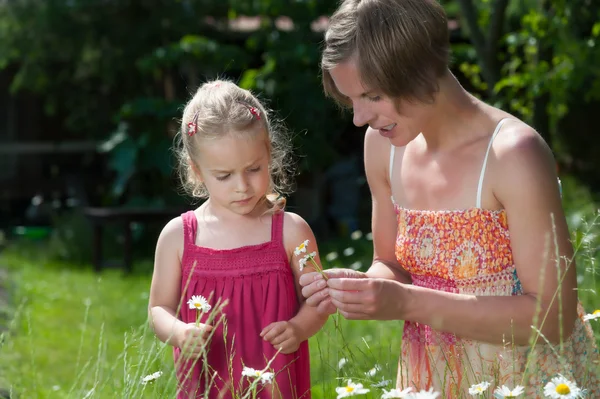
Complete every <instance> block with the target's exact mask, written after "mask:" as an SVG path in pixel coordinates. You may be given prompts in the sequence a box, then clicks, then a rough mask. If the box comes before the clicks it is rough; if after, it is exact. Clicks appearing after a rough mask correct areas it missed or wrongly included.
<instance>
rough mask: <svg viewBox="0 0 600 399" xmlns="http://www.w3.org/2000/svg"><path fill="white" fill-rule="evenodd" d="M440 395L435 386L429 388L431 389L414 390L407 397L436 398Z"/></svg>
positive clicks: (415, 398)
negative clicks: (434, 388)
mask: <svg viewBox="0 0 600 399" xmlns="http://www.w3.org/2000/svg"><path fill="white" fill-rule="evenodd" d="M438 396H440V393H439V392H435V391H434V390H433V388H429V391H425V390H421V392H414V393H410V394H408V396H407V398H410V399H435V398H437V397H438Z"/></svg>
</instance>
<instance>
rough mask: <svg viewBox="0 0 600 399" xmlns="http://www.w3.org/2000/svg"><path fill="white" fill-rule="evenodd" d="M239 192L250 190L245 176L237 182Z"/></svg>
mask: <svg viewBox="0 0 600 399" xmlns="http://www.w3.org/2000/svg"><path fill="white" fill-rule="evenodd" d="M235 189H236V191H237V192H240V193H244V192H246V191H247V190H248V181H247V179H246V176H244V175H243V174H242V175H241V176H240V177H239V179H238V180H237V184H236V187H235Z"/></svg>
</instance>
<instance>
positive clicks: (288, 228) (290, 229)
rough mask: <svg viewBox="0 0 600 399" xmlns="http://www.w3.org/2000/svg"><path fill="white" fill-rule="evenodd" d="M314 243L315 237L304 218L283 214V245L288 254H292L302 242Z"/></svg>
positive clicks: (293, 214) (291, 213)
mask: <svg viewBox="0 0 600 399" xmlns="http://www.w3.org/2000/svg"><path fill="white" fill-rule="evenodd" d="M306 240H309V241H312V242H313V245H314V241H315V235H314V233H313V231H312V229H311V227H310V225H309V224H308V222H307V221H306V220H304V218H303V217H302V216H300V215H298V214H296V213H293V212H287V211H286V212H284V216H283V245H284V247H285V249H286V251H287V252H288V253H290V254H291V253H293V251H294V250H295V249H296V247H297V246H298V245H300V244H301V243H303V242H304V241H306Z"/></svg>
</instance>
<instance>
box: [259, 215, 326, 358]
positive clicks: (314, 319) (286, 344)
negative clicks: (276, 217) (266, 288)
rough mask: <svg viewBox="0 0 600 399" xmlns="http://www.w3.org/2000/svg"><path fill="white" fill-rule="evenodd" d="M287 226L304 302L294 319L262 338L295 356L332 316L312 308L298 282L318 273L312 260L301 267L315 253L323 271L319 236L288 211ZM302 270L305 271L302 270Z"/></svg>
mask: <svg viewBox="0 0 600 399" xmlns="http://www.w3.org/2000/svg"><path fill="white" fill-rule="evenodd" d="M284 218H285V219H284V223H283V245H284V247H285V249H286V252H287V254H288V259H290V266H291V268H292V272H293V273H294V281H295V291H296V296H297V297H298V300H299V301H300V304H301V305H300V310H299V311H298V313H297V314H296V315H295V316H294V317H292V318H291V319H290V320H282V321H277V322H274V323H271V324H269V325H268V326H266V327H265V328H264V329H263V331H262V332H261V334H260V335H261V337H263V339H265V340H266V341H268V342H270V343H271V344H272V345H273V346H274V347H276V348H277V349H280V350H281V352H282V353H284V354H285V353H292V352H295V351H296V350H298V347H299V346H300V343H302V342H303V341H306V340H307V339H309V338H310V337H312V336H313V335H315V334H316V333H317V332H318V331H319V330H320V329H321V327H323V325H324V324H325V322H326V321H327V318H328V316H329V315H328V314H324V313H320V312H318V311H317V308H316V307H313V306H308V305H307V304H306V303H305V300H304V297H303V296H302V287H301V286H300V284H299V283H298V280H299V279H300V276H301V275H303V274H305V273H311V272H315V266H314V264H313V263H312V261H310V260H309V261H308V262H306V265H305V266H302V267H301V266H300V260H301V259H302V258H303V257H305V256H306V255H308V254H312V253H315V254H314V256H313V259H314V261H315V263H316V264H317V267H318V268H319V269H320V270H323V268H322V266H321V260H320V258H319V251H318V249H317V244H316V241H315V236H314V234H313V232H312V230H311V228H310V226H309V225H308V223H306V221H305V220H304V219H302V218H301V217H300V216H298V215H296V214H293V213H289V212H286V213H285V216H284ZM306 240H308V244H307V245H306V246H305V248H304V249H305V251H304V252H302V253H300V254H299V255H295V254H294V251H295V249H296V247H298V246H299V245H300V244H303V243H305V242H306ZM301 269H302V270H301Z"/></svg>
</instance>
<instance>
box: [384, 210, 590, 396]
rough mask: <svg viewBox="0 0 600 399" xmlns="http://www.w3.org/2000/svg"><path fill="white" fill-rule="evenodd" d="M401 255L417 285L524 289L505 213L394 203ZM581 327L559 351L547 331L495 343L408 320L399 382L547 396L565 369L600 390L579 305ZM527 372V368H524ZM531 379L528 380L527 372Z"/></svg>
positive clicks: (464, 290) (473, 291) (484, 291)
mask: <svg viewBox="0 0 600 399" xmlns="http://www.w3.org/2000/svg"><path fill="white" fill-rule="evenodd" d="M396 210H397V214H398V236H397V240H396V257H397V259H398V261H399V262H401V264H402V266H403V267H404V268H405V269H406V270H407V271H408V272H409V273H410V274H411V276H412V281H413V285H417V286H420V287H427V288H431V289H435V290H440V291H445V292H454V293H460V294H468V295H478V296H487V295H490V296H508V295H522V294H523V291H522V289H521V284H520V282H519V278H518V276H517V272H516V269H515V265H514V263H513V258H512V252H511V246H510V237H509V230H508V224H507V219H506V213H505V211H504V210H501V211H490V210H485V209H480V208H472V209H468V210H464V211H424V210H409V209H404V208H400V207H396ZM578 313H579V318H578V319H577V321H576V324H575V329H574V331H573V333H572V334H571V336H570V337H569V338H568V339H567V340H566V342H565V344H564V346H563V352H562V353H561V354H560V355H559V356H557V353H555V351H557V352H558V351H559V349H558V348H551V347H550V346H548V345H547V344H545V343H544V342H540V341H543V339H542V338H540V339H539V340H538V343H537V344H536V345H535V347H534V348H533V349H531V348H530V347H527V346H513V345H509V344H507V345H505V346H503V345H492V344H487V343H482V342H476V341H472V340H468V339H462V338H459V337H457V336H456V335H454V334H450V333H445V332H439V331H436V330H434V329H433V328H431V327H430V326H427V325H424V324H419V323H413V322H410V321H407V322H405V325H404V334H403V336H402V357H401V359H400V362H399V367H398V385H399V386H400V387H401V388H407V387H409V386H410V387H414V388H417V389H429V388H430V387H433V388H435V389H436V390H438V391H439V392H442V394H443V397H445V398H452V399H456V398H463V397H464V398H470V397H471V395H469V394H468V389H469V387H470V386H471V385H473V384H477V383H480V382H483V381H489V382H491V383H492V386H491V387H490V390H493V389H494V388H495V387H496V386H501V385H507V386H508V387H509V388H514V386H515V385H521V384H522V385H524V386H525V387H526V390H525V395H524V397H525V398H538V397H539V398H542V397H543V389H544V385H545V384H546V383H547V382H549V381H550V379H551V378H552V377H555V376H556V375H557V374H562V375H563V376H565V377H566V378H567V379H569V380H571V381H576V382H577V384H578V386H579V387H582V388H586V389H587V392H588V396H587V397H589V398H600V380H599V378H598V375H597V374H598V373H597V370H598V367H599V366H600V363H599V355H598V349H597V348H596V346H595V341H594V337H593V334H592V331H591V328H590V326H589V324H586V323H585V322H584V321H583V319H582V317H583V308H582V306H581V305H579V306H578ZM526 371H527V373H526V374H525V372H526ZM524 375H525V379H524V380H523V376H524Z"/></svg>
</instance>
